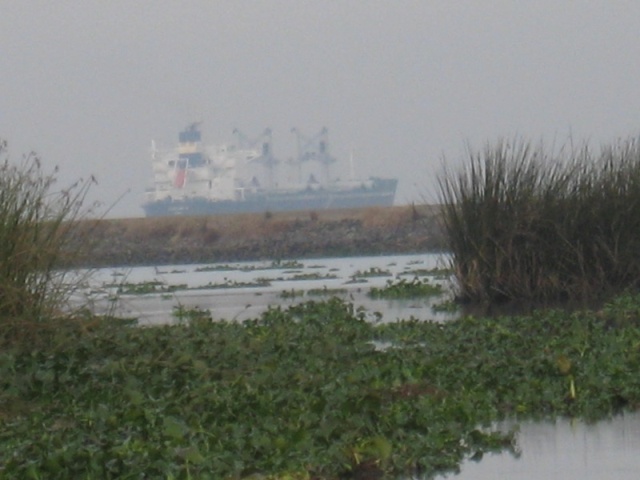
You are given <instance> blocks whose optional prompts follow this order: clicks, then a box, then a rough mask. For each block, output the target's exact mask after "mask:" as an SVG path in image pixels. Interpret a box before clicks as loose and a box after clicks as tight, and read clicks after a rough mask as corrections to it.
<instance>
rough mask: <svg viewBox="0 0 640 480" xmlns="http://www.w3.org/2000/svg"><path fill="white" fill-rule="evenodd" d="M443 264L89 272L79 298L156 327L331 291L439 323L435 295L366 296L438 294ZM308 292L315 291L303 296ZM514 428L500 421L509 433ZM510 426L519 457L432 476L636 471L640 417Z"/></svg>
mask: <svg viewBox="0 0 640 480" xmlns="http://www.w3.org/2000/svg"><path fill="white" fill-rule="evenodd" d="M446 264H447V261H446V258H444V257H442V256H439V255H392V256H379V257H349V258H320V259H312V260H301V261H292V262H281V263H274V262H247V263H229V264H217V265H171V266H162V267H139V268H126V269H101V270H98V271H96V272H94V273H93V275H92V277H91V283H90V284H88V285H87V288H86V290H85V291H84V292H83V293H82V295H81V297H79V298H78V301H87V300H88V301H90V302H92V303H93V304H94V305H95V308H96V310H97V311H103V312H107V311H108V312H111V313H114V314H116V315H120V316H128V317H135V318H137V319H138V321H139V323H140V324H141V325H157V324H163V323H171V322H175V321H176V318H175V315H174V311H175V309H176V308H179V307H184V308H199V309H202V310H208V311H210V312H211V315H212V317H213V318H214V319H227V320H238V321H241V320H245V319H248V318H255V317H257V316H259V315H260V314H261V313H262V312H263V311H265V310H266V309H268V308H274V307H278V306H279V307H282V308H286V307H287V306H288V305H291V304H293V303H297V302H302V301H308V300H320V299H322V298H328V296H327V295H328V294H331V295H335V296H339V297H341V298H343V299H345V300H346V301H349V302H351V303H353V305H354V306H355V307H356V308H361V309H364V311H366V312H367V313H366V315H367V316H368V317H370V318H371V319H372V320H377V321H387V322H391V321H395V320H398V319H406V318H410V317H413V318H417V319H421V320H436V321H446V320H448V319H451V318H455V316H456V314H455V313H454V314H451V313H439V312H436V310H435V309H434V305H437V304H439V303H441V302H442V301H443V298H442V297H433V298H425V299H418V300H374V299H371V298H369V297H368V296H367V292H368V291H369V289H371V288H372V287H378V288H380V287H383V286H385V284H386V283H387V282H388V281H397V280H399V279H402V278H405V279H407V280H411V279H412V278H414V277H419V278H421V279H425V278H428V279H429V281H430V282H433V283H440V284H442V285H443V286H444V287H445V292H446V291H447V286H448V284H449V282H448V279H446V278H442V277H441V276H440V275H439V274H438V273H437V272H435V271H434V269H438V268H443V267H446ZM146 282H156V285H158V289H159V291H156V292H153V293H145V294H140V293H136V294H133V293H127V290H128V289H130V288H131V287H132V286H135V285H143V284H145V283H146ZM160 290H163V291H160ZM166 290H171V291H166ZM313 291H315V292H316V294H318V293H319V294H318V295H317V296H311V295H310V292H313ZM323 291H324V293H325V294H326V295H322V293H323ZM118 292H120V293H118ZM283 292H285V293H283ZM291 293H292V295H291ZM446 295H447V293H445V294H444V297H446ZM512 426H513V425H508V424H505V425H502V426H499V428H504V429H505V430H508V429H510V428H511V427H512ZM518 427H519V433H518V437H517V444H518V449H519V455H516V456H514V455H512V454H509V453H501V454H488V455H485V456H484V458H482V460H481V461H480V462H473V461H467V462H465V463H463V465H462V466H461V470H460V472H459V473H458V474H448V475H444V476H443V475H441V476H439V477H436V478H437V479H438V480H441V479H445V478H446V479H455V480H470V479H474V480H489V479H492V480H493V479H498V478H504V479H510V480H534V479H536V480H537V479H540V478H544V479H545V480H556V479H557V480H560V479H562V480H578V479H580V480H590V479H593V480H595V479H604V478H607V479H609V478H611V479H616V480H631V479H634V480H635V479H636V478H640V455H639V454H638V453H639V452H640V414H637V413H636V414H626V415H620V416H617V417H614V418H612V419H610V420H607V421H601V422H597V423H595V424H585V423H583V422H581V421H575V420H574V421H571V420H565V419H559V420H557V421H555V422H529V421H527V422H521V423H520V424H519V426H518Z"/></svg>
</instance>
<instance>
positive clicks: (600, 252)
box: [438, 139, 640, 303]
mask: <svg viewBox="0 0 640 480" xmlns="http://www.w3.org/2000/svg"><path fill="white" fill-rule="evenodd" d="M438 181H439V186H440V202H441V204H442V205H443V217H442V218H443V227H444V232H445V236H446V242H447V246H448V249H449V251H450V252H451V254H452V268H453V271H454V275H455V279H456V283H457V287H458V290H459V292H458V293H459V296H460V299H461V300H467V301H472V302H488V303H496V302H501V301H511V300H526V301H533V302H537V301H542V302H547V301H558V300H570V301H585V300H590V299H595V298H602V297H604V296H606V295H609V294H611V293H615V292H619V291H622V290H625V289H634V288H637V287H638V286H640V255H638V253H639V252H640V235H639V233H640V143H639V142H638V140H636V139H629V140H625V141H620V142H618V143H615V144H612V145H610V146H606V147H604V148H602V150H601V151H600V152H599V154H597V155H596V154H593V153H592V152H591V151H590V149H589V148H588V147H587V146H584V147H582V148H580V149H574V150H572V151H561V152H560V153H559V154H556V155H552V154H551V153H549V152H548V151H547V150H545V148H544V146H543V145H542V144H540V145H538V146H534V145H532V144H531V143H530V142H526V141H522V140H515V141H513V142H507V141H504V140H502V141H499V142H497V143H496V144H494V145H488V146H487V147H485V149H484V150H483V151H481V152H473V151H471V150H469V161H468V162H467V164H466V166H465V167H464V168H462V169H461V170H459V171H458V172H453V173H452V172H451V171H446V172H445V173H444V174H443V175H441V176H440V177H439V179H438Z"/></svg>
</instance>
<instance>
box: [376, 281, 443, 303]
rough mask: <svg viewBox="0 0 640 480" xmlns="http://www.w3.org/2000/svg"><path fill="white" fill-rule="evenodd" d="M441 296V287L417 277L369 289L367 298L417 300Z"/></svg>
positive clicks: (389, 282) (388, 282)
mask: <svg viewBox="0 0 640 480" xmlns="http://www.w3.org/2000/svg"><path fill="white" fill-rule="evenodd" d="M440 294H442V286H441V285H434V284H432V283H429V279H427V278H425V279H420V278H418V277H415V278H413V279H412V280H410V281H409V280H407V279H405V278H401V279H399V280H396V281H392V280H387V283H386V285H385V286H384V287H382V288H378V287H371V289H370V290H369V293H368V295H369V297H371V298H388V299H401V298H419V297H431V296H435V295H440Z"/></svg>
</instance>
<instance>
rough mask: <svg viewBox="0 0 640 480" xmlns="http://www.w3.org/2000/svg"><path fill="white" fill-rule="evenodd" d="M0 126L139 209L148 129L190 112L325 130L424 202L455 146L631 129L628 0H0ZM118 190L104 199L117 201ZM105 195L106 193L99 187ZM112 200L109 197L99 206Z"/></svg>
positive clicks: (634, 122) (279, 147)
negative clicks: (324, 128)
mask: <svg viewBox="0 0 640 480" xmlns="http://www.w3.org/2000/svg"><path fill="white" fill-rule="evenodd" d="M0 7H1V8H0V48H1V50H0V138H2V139H5V140H7V141H8V143H9V150H10V156H11V158H12V159H13V160H19V159H20V157H21V156H22V155H23V154H25V153H28V152H30V151H36V152H37V153H38V154H39V155H40V156H41V158H42V160H43V163H44V165H45V167H46V168H48V169H52V168H53V167H54V166H55V165H58V166H59V168H60V174H59V177H60V183H61V184H65V183H71V182H72V181H73V180H75V179H77V178H79V177H84V178H86V177H88V176H89V175H94V176H95V177H96V178H97V180H98V185H97V186H95V187H94V188H93V189H92V192H91V199H92V200H99V201H100V202H101V203H102V207H101V209H102V212H106V211H107V209H108V208H110V207H111V209H110V210H109V211H108V214H107V215H108V216H110V217H130V216H141V215H142V210H141V209H140V203H141V202H142V200H143V192H144V188H145V187H146V186H147V184H148V179H149V177H150V174H151V166H150V144H151V140H152V139H153V140H155V141H156V143H157V144H158V145H161V146H165V147H172V146H174V145H175V144H176V142H177V135H178V132H179V131H180V130H181V129H183V128H184V127H185V126H186V125H187V124H189V123H191V122H193V121H202V122H203V123H202V132H203V137H204V138H203V140H204V141H205V143H220V142H229V141H232V140H233V138H234V137H233V135H232V132H233V129H234V128H239V129H240V130H242V131H243V132H244V133H245V134H247V135H248V136H250V137H251V136H257V135H258V134H260V133H261V132H262V131H263V130H264V129H265V128H266V127H270V128H271V129H272V130H273V136H274V145H273V148H274V153H275V154H276V156H278V157H280V158H283V159H284V158H288V157H291V156H293V155H294V153H295V138H294V136H293V135H292V134H291V128H292V127H297V128H298V129H299V130H300V131H302V132H305V133H306V134H307V135H309V136H311V135H313V134H315V133H317V132H318V131H319V130H320V129H321V128H322V127H325V126H326V127H327V128H328V129H329V135H330V142H331V143H330V145H331V150H332V154H333V155H334V156H335V157H337V158H338V159H341V160H343V163H342V167H338V168H344V170H345V171H347V170H348V165H347V163H348V162H347V159H348V157H349V155H350V153H351V152H353V158H354V161H355V170H356V174H358V175H361V176H369V175H376V176H396V177H398V178H399V179H400V183H399V188H398V193H397V196H396V203H397V204H406V203H410V202H420V201H436V200H437V196H438V192H437V187H436V182H435V178H436V177H437V175H439V174H440V172H441V170H442V165H443V163H444V162H446V163H450V164H455V163H456V162H458V161H459V160H460V158H461V157H462V156H463V155H464V152H465V148H466V145H467V144H469V145H471V146H472V147H475V148H480V147H482V146H483V145H484V144H485V143H486V142H492V141H495V140H496V139H499V138H503V137H507V138H510V137H513V136H516V135H519V136H521V137H524V138H527V139H532V140H539V139H543V140H544V141H545V142H548V143H550V144H551V143H553V144H556V145H561V144H566V143H567V142H583V141H588V142H589V143H590V144H592V145H594V146H596V147H597V146H599V145H600V144H602V143H607V142H610V141H613V140H615V139H616V138H618V137H628V136H631V135H636V134H638V133H639V129H638V118H639V117H638V113H639V112H640V88H638V79H639V78H640V61H639V59H640V28H638V19H640V2H636V1H632V0H629V1H611V0H606V1H597V0H594V1H589V2H570V1H558V0H537V1H536V2H515V1H490V0H487V1H483V2H478V1H475V0H472V1H450V0H447V1H427V0H416V1H408V0H397V1H376V0H351V1H328V0H327V1H321V0H315V1H306V0H268V1H230V0H229V1H217V0H209V1H204V0H203V1H163V2H158V1H135V2H131V1H121V0H109V1H106V2H105V1H100V0H98V1H88V0H87V1H75V0H74V1H71V0H58V1H56V2H51V1H48V0H46V1H29V0H24V1H20V2H14V1H11V0H0ZM118 199H119V200H118ZM116 201H117V202H116ZM114 202H116V203H115V204H114Z"/></svg>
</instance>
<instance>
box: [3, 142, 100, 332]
mask: <svg viewBox="0 0 640 480" xmlns="http://www.w3.org/2000/svg"><path fill="white" fill-rule="evenodd" d="M56 173H57V170H54V172H53V173H51V174H47V173H45V172H43V168H42V166H41V164H40V161H39V159H38V157H37V156H36V155H35V154H29V155H26V156H24V157H23V159H22V161H21V162H20V163H18V164H13V163H11V162H10V160H9V156H8V154H7V144H6V142H0V328H1V330H2V333H1V334H0V342H1V343H5V344H6V343H7V342H8V343H12V342H15V341H18V340H20V339H22V340H29V339H31V338H32V337H33V336H34V335H35V334H36V333H37V332H38V330H41V329H42V328H44V327H47V326H51V324H52V322H53V320H54V319H56V318H58V317H59V316H60V313H61V311H62V310H63V309H64V307H65V304H66V301H67V300H68V298H69V295H70V294H71V292H72V289H73V286H72V285H70V284H69V282H68V274H67V273H66V272H65V271H64V270H63V269H59V268H58V266H59V265H60V264H61V262H63V261H65V258H64V257H65V256H66V255H69V249H68V248H65V245H66V244H67V242H68V240H69V239H70V238H71V236H72V235H73V232H74V228H75V225H76V220H77V219H78V218H79V215H80V214H81V209H82V204H83V200H84V198H85V196H86V193H87V190H88V188H89V186H90V184H91V183H92V180H90V181H79V182H77V183H76V184H74V185H72V186H71V187H69V188H67V189H62V190H56V189H55V182H56V177H55V175H56ZM76 243H78V242H77V239H76Z"/></svg>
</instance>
